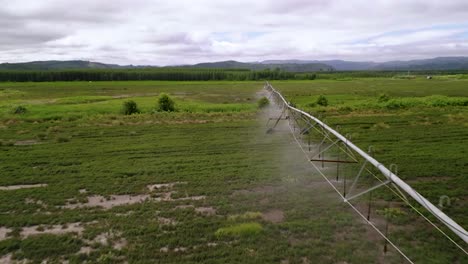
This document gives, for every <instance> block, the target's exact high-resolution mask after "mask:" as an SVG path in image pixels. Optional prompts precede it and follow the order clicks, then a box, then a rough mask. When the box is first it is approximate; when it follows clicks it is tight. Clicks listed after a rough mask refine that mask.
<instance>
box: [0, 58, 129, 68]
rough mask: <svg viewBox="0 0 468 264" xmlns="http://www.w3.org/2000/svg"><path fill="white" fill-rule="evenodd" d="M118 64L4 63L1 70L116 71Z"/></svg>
mask: <svg viewBox="0 0 468 264" xmlns="http://www.w3.org/2000/svg"><path fill="white" fill-rule="evenodd" d="M122 67H123V66H119V65H116V64H104V63H99V62H91V61H82V60H72V61H32V62H23V63H2V64H0V70H41V71H44V70H67V69H116V68H122Z"/></svg>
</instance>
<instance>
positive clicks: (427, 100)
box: [0, 77, 468, 263]
mask: <svg viewBox="0 0 468 264" xmlns="http://www.w3.org/2000/svg"><path fill="white" fill-rule="evenodd" d="M272 84H273V85H274V86H275V87H276V88H277V89H279V90H280V91H281V92H283V93H284V95H285V96H286V97H287V98H288V100H291V102H293V103H294V104H296V105H297V106H298V107H300V108H302V109H305V110H307V111H310V112H313V113H316V114H317V115H319V114H320V115H322V116H323V117H324V118H325V120H326V122H327V123H329V124H332V125H333V126H335V125H340V126H341V131H342V132H343V134H345V133H349V134H351V135H352V138H353V141H354V142H355V143H356V144H357V145H359V146H361V147H363V148H366V147H367V146H368V145H373V146H374V148H375V149H376V153H375V155H376V157H377V159H379V160H380V161H382V162H383V163H385V164H389V163H396V164H398V169H399V175H400V176H401V177H402V178H403V179H405V180H407V181H408V182H409V183H410V184H411V185H412V186H413V187H414V188H415V189H416V190H418V191H419V192H420V193H421V194H423V195H425V196H426V197H428V198H429V200H431V201H432V202H434V203H435V204H437V202H438V199H439V197H440V196H441V195H447V196H449V197H450V198H451V201H452V203H451V205H450V206H449V207H447V208H444V211H445V212H446V213H447V214H448V215H450V216H452V217H453V218H454V219H455V220H456V221H457V222H458V223H459V224H461V225H462V226H467V224H468V218H467V215H468V214H467V213H466V205H467V201H466V199H467V197H468V195H467V192H466V188H464V187H466V186H467V184H468V182H467V178H466V175H467V173H468V163H467V162H468V161H467V159H466V153H468V142H467V141H468V133H466V131H467V126H468V119H467V117H468V110H467V109H468V108H467V107H466V104H465V102H467V98H468V90H467V89H466V85H468V81H466V80H463V79H458V78H445V77H444V78H442V77H441V78H440V79H438V78H435V79H434V80H425V79H423V78H416V79H412V80H404V79H390V78H366V79H347V80H341V81H340V80H338V81H337V80H314V81H274V82H272ZM262 86H263V83H262V82H247V81H245V82H233V81H209V82H202V81H199V82H174V81H173V82H164V81H121V82H41V83H30V82H24V83H0V99H1V100H0V139H1V146H0V152H1V156H0V169H1V177H0V186H2V187H3V189H0V256H1V257H2V259H1V260H3V261H4V260H7V259H14V260H24V259H27V260H30V261H32V262H36V263H39V262H41V261H43V260H46V259H47V260H49V261H52V262H53V261H63V260H68V261H69V262H70V263H81V262H83V261H89V262H100V263H118V262H121V263H124V262H129V263H135V262H139V263H154V262H158V263H200V262H203V263H280V262H282V263H339V262H343V263H344V262H347V263H373V262H382V263H383V262H386V263H388V262H389V263H400V262H401V259H400V257H399V256H398V254H397V253H396V252H394V251H391V250H390V252H388V253H387V254H385V255H384V254H383V253H382V241H381V239H380V238H379V237H378V236H375V235H374V234H373V233H372V231H371V230H370V229H368V228H367V227H366V225H364V224H363V223H362V221H360V220H359V219H358V217H357V216H356V215H355V214H354V213H353V212H352V211H351V210H350V209H349V208H348V207H347V206H346V205H345V204H344V203H342V202H341V201H340V200H339V199H338V197H337V196H336V194H335V193H334V192H333V190H332V189H331V188H330V187H329V186H327V183H326V182H324V181H323V179H322V178H321V176H320V175H318V174H317V173H315V172H314V171H313V170H312V168H310V167H309V166H308V164H307V162H305V160H304V157H303V156H302V153H301V152H300V151H299V150H298V149H297V147H296V146H295V145H294V144H293V140H292V139H291V137H290V136H289V134H288V133H287V130H284V131H282V130H280V131H279V132H278V133H274V134H271V135H266V134H265V130H266V127H265V123H266V120H267V118H268V117H269V115H268V113H266V112H264V111H263V110H261V109H258V108H257V100H258V98H259V97H260V94H258V92H259V91H260V89H261V88H262ZM162 92H164V93H167V94H169V95H170V96H171V97H172V98H173V99H174V100H175V103H176V111H175V112H159V111H157V110H156V104H157V98H158V95H159V94H160V93H162ZM319 95H324V96H325V97H326V98H327V100H328V106H321V105H316V104H314V102H315V101H316V99H317V97H318V96H319ZM382 95H385V96H382ZM431 95H438V96H431ZM382 98H383V99H382ZM128 100H133V101H134V102H136V103H137V104H138V107H139V109H140V112H141V113H139V114H134V115H123V114H122V112H121V111H122V109H121V108H122V104H123V103H124V102H126V101H128ZM20 106H21V107H22V108H18V107H20ZM23 108H24V110H21V111H19V112H18V111H16V110H18V109H23ZM434 161H437V162H434ZM381 195H382V196H381V197H380V199H382V200H384V199H385V196H384V194H383V193H382V194H381ZM405 224H406V225H402V230H403V231H401V232H400V233H398V232H394V233H392V234H391V235H392V236H394V237H395V238H398V237H399V239H400V243H401V244H402V245H403V246H404V249H405V250H406V251H405V252H408V255H409V256H410V257H413V258H414V260H418V261H420V262H421V261H424V262H426V263H429V262H430V261H433V263H442V262H457V261H458V262H460V263H461V262H463V260H464V259H463V257H464V256H463V255H461V254H462V253H460V252H459V251H457V250H456V249H453V248H451V247H450V246H449V245H444V244H443V242H438V243H434V244H436V245H437V246H433V247H431V243H429V242H430V241H432V240H428V241H424V240H425V239H426V238H427V237H432V235H431V234H427V236H422V237H420V239H419V240H423V241H422V242H420V243H421V244H416V245H417V246H416V247H413V248H411V247H410V245H409V243H410V242H408V241H413V238H412V237H408V235H406V236H404V231H407V230H408V229H403V228H409V227H408V222H405ZM421 228H426V226H424V225H422V224H421V226H419V225H416V226H415V227H414V229H413V230H419V229H421ZM410 235H411V234H410ZM424 235H426V233H424ZM412 243H415V242H412ZM411 245H415V244H411ZM428 252H431V254H433V255H434V256H432V255H431V259H428V258H427V254H428Z"/></svg>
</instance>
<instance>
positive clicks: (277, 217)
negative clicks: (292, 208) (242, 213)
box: [262, 209, 284, 224]
mask: <svg viewBox="0 0 468 264" xmlns="http://www.w3.org/2000/svg"><path fill="white" fill-rule="evenodd" d="M262 218H263V220H265V221H268V222H272V223H274V224H277V223H281V222H283V221H284V212H283V211H282V210H279V209H273V210H270V211H267V212H265V213H262Z"/></svg>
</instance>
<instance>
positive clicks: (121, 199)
mask: <svg viewBox="0 0 468 264" xmlns="http://www.w3.org/2000/svg"><path fill="white" fill-rule="evenodd" d="M149 198H150V196H149V195H148V194H141V195H133V196H132V195H127V194H124V195H111V196H110V199H106V198H105V197H104V196H101V195H93V196H88V202H86V203H76V204H67V205H65V206H63V207H62V208H67V209H75V208H82V207H102V208H104V209H110V208H112V207H114V206H119V205H128V204H135V203H141V202H143V201H145V200H147V199H149Z"/></svg>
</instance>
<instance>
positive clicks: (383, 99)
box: [378, 94, 390, 103]
mask: <svg viewBox="0 0 468 264" xmlns="http://www.w3.org/2000/svg"><path fill="white" fill-rule="evenodd" d="M388 100H390V96H388V95H387V94H380V95H379V99H378V102H379V103H385V102H388Z"/></svg>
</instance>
